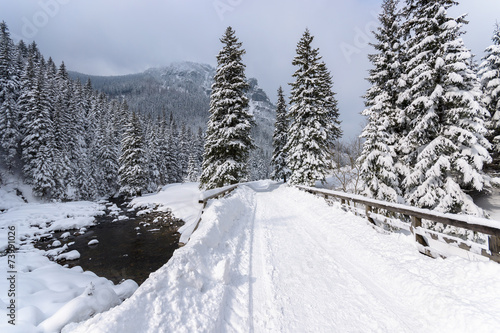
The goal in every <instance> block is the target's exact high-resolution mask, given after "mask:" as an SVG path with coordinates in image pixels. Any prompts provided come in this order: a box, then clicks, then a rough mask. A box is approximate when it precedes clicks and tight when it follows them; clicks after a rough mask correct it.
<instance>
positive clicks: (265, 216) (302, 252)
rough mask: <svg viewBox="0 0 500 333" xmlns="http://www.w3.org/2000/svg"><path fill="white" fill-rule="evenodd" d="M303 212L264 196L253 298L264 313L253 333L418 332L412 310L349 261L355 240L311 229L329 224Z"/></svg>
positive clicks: (259, 206) (257, 232) (259, 204)
mask: <svg viewBox="0 0 500 333" xmlns="http://www.w3.org/2000/svg"><path fill="white" fill-rule="evenodd" d="M304 208H305V207H304V205H303V204H302V205H301V204H300V203H299V202H293V203H292V204H291V202H290V200H283V199H282V196H280V195H276V193H272V192H267V193H258V194H257V210H256V218H255V228H254V230H255V235H256V236H255V239H257V242H256V244H254V251H253V256H254V258H255V265H256V267H255V269H254V272H255V274H254V275H253V276H252V278H253V279H252V280H254V281H255V283H254V288H253V289H254V294H253V295H251V297H253V299H254V301H253V302H254V304H261V305H262V306H255V311H254V313H253V321H254V331H256V332H268V331H280V332H299V331H302V332H306V331H308V332H318V331H331V332H335V331H342V332H347V331H352V330H353V331H358V330H359V331H365V330H366V329H367V328H372V329H375V328H377V329H380V331H385V332H388V331H393V332H394V331H398V332H405V331H408V332H409V331H415V324H416V322H415V319H414V318H411V316H410V314H411V311H409V309H405V307H404V306H401V304H398V303H399V302H398V301H397V299H395V297H394V296H393V295H390V294H389V293H387V292H385V291H384V288H383V287H381V286H379V285H377V284H376V282H373V281H372V280H371V279H370V278H369V277H368V276H367V275H366V274H365V273H363V271H362V270H361V269H358V268H356V264H354V262H355V259H356V258H349V257H347V258H346V257H344V256H345V255H346V251H343V250H342V249H343V248H345V247H346V246H349V243H350V241H349V243H348V244H342V243H340V242H338V241H331V240H330V238H331V237H332V236H334V235H332V232H331V230H330V231H328V230H324V228H321V226H315V227H313V228H311V224H313V223H316V222H318V223H323V222H324V218H323V217H322V216H318V214H317V213H316V212H314V211H309V210H306V209H304ZM283 212H286V215H283ZM306 226H308V227H306ZM358 255H359V254H358ZM269 295H272V297H271V298H269ZM395 304H396V305H399V306H394V305H395ZM360 309H371V311H370V313H360ZM363 316H364V318H363ZM285 318H286V320H285Z"/></svg>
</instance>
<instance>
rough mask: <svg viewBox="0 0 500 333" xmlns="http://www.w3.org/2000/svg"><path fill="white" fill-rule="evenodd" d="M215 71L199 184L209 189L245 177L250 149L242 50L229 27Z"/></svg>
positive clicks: (251, 116)
mask: <svg viewBox="0 0 500 333" xmlns="http://www.w3.org/2000/svg"><path fill="white" fill-rule="evenodd" d="M220 41H221V42H222V44H224V46H223V48H222V49H221V51H220V52H219V54H218V55H217V63H218V66H217V72H216V74H215V77H214V83H213V85H212V93H211V95H210V117H209V120H208V123H207V136H206V141H205V153H204V156H203V166H202V169H203V171H202V174H201V178H200V187H203V188H205V189H213V188H216V187H221V186H225V185H229V184H235V183H238V182H241V181H244V180H246V179H247V178H248V159H249V155H250V150H251V149H252V148H253V146H254V145H253V140H252V139H251V137H250V131H251V128H252V124H253V122H254V120H253V115H251V114H250V113H249V112H248V98H247V97H246V95H245V93H246V90H247V89H248V83H247V80H246V78H245V65H244V64H243V63H242V61H241V58H242V55H243V54H244V53H245V50H244V49H242V48H241V45H242V44H241V42H239V41H238V39H237V38H236V36H235V32H234V30H233V29H232V28H231V27H228V28H227V29H226V32H225V34H224V36H223V37H222V38H221V40H220Z"/></svg>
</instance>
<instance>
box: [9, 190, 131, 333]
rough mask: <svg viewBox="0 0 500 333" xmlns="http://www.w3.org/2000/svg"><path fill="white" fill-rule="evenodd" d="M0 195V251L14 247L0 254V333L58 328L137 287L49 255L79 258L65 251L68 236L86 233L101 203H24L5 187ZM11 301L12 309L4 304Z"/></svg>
mask: <svg viewBox="0 0 500 333" xmlns="http://www.w3.org/2000/svg"><path fill="white" fill-rule="evenodd" d="M0 199H1V200H0V206H1V207H0V209H2V210H3V212H2V213H0V250H1V251H5V250H6V249H7V247H8V244H9V243H10V244H11V246H13V247H15V248H17V251H16V252H13V253H9V254H8V255H5V256H1V257H0V267H1V268H2V272H3V277H4V278H2V279H0V318H2V320H0V332H22V333H28V332H54V331H58V330H60V329H61V328H62V327H63V326H64V325H66V324H68V323H69V322H73V321H81V320H85V319H88V318H89V317H91V316H92V315H94V314H95V313H98V312H102V311H105V310H108V309H109V308H111V307H113V306H115V305H117V304H120V303H121V302H122V301H123V300H124V299H125V298H128V297H130V295H132V293H133V292H134V291H135V290H136V289H137V287H138V286H137V284H136V283H135V282H134V281H132V280H126V281H124V282H122V283H121V284H119V285H114V284H113V283H112V282H111V281H109V280H107V279H105V278H103V277H98V276H97V275H95V274H94V273H92V272H88V271H87V272H84V271H83V270H82V269H81V268H80V267H73V268H71V269H69V268H66V267H63V266H61V265H59V264H57V263H56V262H53V261H50V260H49V259H48V256H50V257H54V258H61V259H62V258H66V259H71V258H78V257H79V255H80V254H79V253H78V251H69V252H67V251H68V249H70V246H68V244H69V245H71V243H70V242H69V241H68V239H67V237H66V236H67V235H70V234H73V233H84V232H85V231H86V228H88V227H89V226H91V225H93V224H94V217H95V216H97V215H102V214H104V209H105V206H104V205H102V204H98V203H93V202H87V201H80V202H67V203H41V202H36V200H34V199H33V198H30V200H29V201H30V202H29V203H26V202H25V201H24V200H22V199H21V198H20V197H19V196H17V195H16V193H15V190H14V189H12V188H8V187H7V188H5V187H4V188H1V189H0ZM66 230H67V231H68V232H66V233H63V235H62V236H61V238H60V239H53V242H52V247H51V249H50V250H49V251H41V250H38V249H36V248H34V247H33V243H34V242H35V241H36V240H38V239H40V238H44V239H52V238H53V233H54V232H55V231H66ZM9 240H10V242H9ZM5 277H7V278H9V279H7V278H5ZM11 304H14V305H15V309H16V310H15V311H13V310H12V311H11V309H9V308H8V306H11ZM8 315H9V316H8ZM9 321H10V322H9ZM13 323H15V325H12V324H13Z"/></svg>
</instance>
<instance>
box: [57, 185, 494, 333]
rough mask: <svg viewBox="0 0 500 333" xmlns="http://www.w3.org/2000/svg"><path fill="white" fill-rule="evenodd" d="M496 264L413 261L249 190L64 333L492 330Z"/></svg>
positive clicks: (319, 202)
mask: <svg viewBox="0 0 500 333" xmlns="http://www.w3.org/2000/svg"><path fill="white" fill-rule="evenodd" d="M498 327H500V265H498V264H496V263H493V262H478V261H469V260H465V259H461V258H458V257H449V258H448V259H431V258H429V257H426V256H423V255H421V254H419V253H418V251H417V249H416V243H415V242H414V240H413V238H412V237H411V236H404V235H402V234H395V233H393V234H384V233H378V232H377V231H376V230H374V229H373V228H372V227H370V226H369V225H368V223H367V222H366V221H365V220H364V219H362V218H360V217H356V216H354V215H353V214H352V213H346V212H344V211H343V210H341V209H340V208H339V206H338V205H334V206H333V207H332V206H329V205H328V204H327V203H326V202H325V201H324V200H323V199H320V198H317V197H315V196H313V195H311V194H308V193H305V192H302V191H299V190H298V189H295V188H290V187H287V186H286V185H281V186H278V185H275V184H273V183H271V182H257V183H253V184H249V185H242V186H240V187H239V188H238V189H237V190H235V191H234V192H233V193H232V194H231V195H230V196H228V197H227V198H224V199H220V200H212V201H210V202H209V205H208V206H207V208H206V210H205V212H204V214H203V215H202V222H201V224H200V226H199V228H198V229H197V230H196V231H195V232H194V233H193V234H192V236H191V238H190V241H189V242H188V243H187V244H186V246H184V247H182V248H180V249H178V250H177V251H176V252H175V253H174V256H173V257H172V258H171V259H170V261H169V262H168V263H167V264H165V265H164V266H163V267H162V268H160V269H159V270H158V271H156V272H155V273H153V274H151V276H150V277H149V278H148V279H147V280H146V281H145V282H144V284H142V285H141V286H140V287H139V289H138V290H137V291H136V292H135V293H134V295H132V297H130V298H129V299H127V300H126V301H124V302H123V303H122V304H121V305H119V306H117V307H115V308H113V309H111V310H109V311H108V312H104V313H100V314H97V315H96V316H94V317H93V318H91V319H89V320H87V321H85V322H83V323H80V324H70V325H68V326H66V327H65V328H64V329H63V332H120V333H122V332H134V333H135V332H498Z"/></svg>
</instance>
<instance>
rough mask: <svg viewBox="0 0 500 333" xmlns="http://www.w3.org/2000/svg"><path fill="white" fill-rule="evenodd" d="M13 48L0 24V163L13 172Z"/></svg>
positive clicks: (15, 79)
mask: <svg viewBox="0 0 500 333" xmlns="http://www.w3.org/2000/svg"><path fill="white" fill-rule="evenodd" d="M15 51H16V50H15V46H14V43H13V41H12V39H11V38H10V33H9V29H8V28H7V25H6V24H5V22H1V23H0V152H1V153H0V156H1V157H0V159H1V160H0V162H3V163H4V164H5V166H6V167H7V169H8V170H9V171H10V172H14V171H15V169H16V164H17V163H18V161H19V156H18V146H19V141H20V139H21V134H20V131H19V126H18V125H19V124H18V123H19V109H18V105H17V98H18V95H19V77H18V75H19V70H20V69H19V68H18V63H17V61H16V57H17V55H16V52H15Z"/></svg>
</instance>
